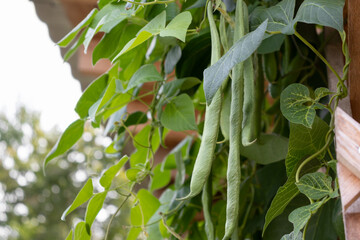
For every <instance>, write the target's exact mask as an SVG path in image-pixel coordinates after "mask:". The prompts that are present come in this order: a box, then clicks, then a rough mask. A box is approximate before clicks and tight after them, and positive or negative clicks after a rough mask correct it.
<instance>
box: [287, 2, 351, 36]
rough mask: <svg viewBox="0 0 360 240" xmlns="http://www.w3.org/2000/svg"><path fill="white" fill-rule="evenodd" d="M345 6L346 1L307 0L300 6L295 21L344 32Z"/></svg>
mask: <svg viewBox="0 0 360 240" xmlns="http://www.w3.org/2000/svg"><path fill="white" fill-rule="evenodd" d="M293 2H295V1H293ZM344 4H345V1H344V0H305V1H304V2H303V3H302V4H301V5H300V8H299V10H298V12H297V14H296V18H295V21H297V22H304V23H313V24H319V25H322V26H327V27H332V28H335V29H336V30H338V31H339V32H342V31H343V30H344V27H343V8H344Z"/></svg>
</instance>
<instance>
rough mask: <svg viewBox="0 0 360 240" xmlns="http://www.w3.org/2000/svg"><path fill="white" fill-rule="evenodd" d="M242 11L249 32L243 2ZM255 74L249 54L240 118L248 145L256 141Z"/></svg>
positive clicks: (244, 143)
mask: <svg viewBox="0 0 360 240" xmlns="http://www.w3.org/2000/svg"><path fill="white" fill-rule="evenodd" d="M243 12H244V29H245V34H247V33H248V32H249V20H248V19H249V16H248V9H247V6H246V4H245V3H243ZM255 105H256V102H255V75H254V65H253V59H252V57H251V56H250V57H249V58H248V59H246V60H245V61H244V102H243V119H242V133H241V136H242V144H243V145H244V146H248V145H250V144H252V143H253V142H255V141H256V139H257V137H258V136H256V132H257V131H256V130H255V125H254V117H255V115H256V114H255Z"/></svg>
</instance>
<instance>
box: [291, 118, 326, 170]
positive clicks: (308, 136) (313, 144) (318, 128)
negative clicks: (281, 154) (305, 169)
mask: <svg viewBox="0 0 360 240" xmlns="http://www.w3.org/2000/svg"><path fill="white" fill-rule="evenodd" d="M328 130H329V126H328V125H327V124H326V123H325V122H324V121H323V120H321V119H320V118H319V117H316V118H315V121H314V124H313V127H312V128H307V127H304V126H303V125H300V124H294V123H290V138H289V151H288V155H287V156H286V159H285V165H286V172H287V174H288V176H289V175H290V173H291V172H292V171H293V169H294V168H295V166H296V164H297V163H298V162H299V161H302V160H304V159H305V158H306V157H308V156H311V155H312V154H314V153H316V152H317V151H319V150H320V149H321V148H322V147H323V146H324V144H325V136H326V133H327V132H328ZM323 156H324V153H323V154H320V155H319V156H318V159H321V158H323Z"/></svg>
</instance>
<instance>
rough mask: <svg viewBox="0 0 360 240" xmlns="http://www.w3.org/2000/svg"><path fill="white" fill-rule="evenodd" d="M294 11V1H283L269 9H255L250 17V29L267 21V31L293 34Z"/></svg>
mask: <svg viewBox="0 0 360 240" xmlns="http://www.w3.org/2000/svg"><path fill="white" fill-rule="evenodd" d="M294 10H295V1H294V0H284V1H281V2H279V3H278V4H276V5H275V6H272V7H269V8H265V7H263V6H261V7H257V8H256V9H255V10H254V11H253V13H252V14H251V16H250V23H251V29H252V30H254V29H255V28H257V27H258V26H259V25H260V24H261V23H262V22H264V21H265V20H266V19H268V21H269V22H268V25H267V31H269V32H282V33H283V34H289V35H291V34H294V33H295V30H294V23H295V22H294V21H293V18H294Z"/></svg>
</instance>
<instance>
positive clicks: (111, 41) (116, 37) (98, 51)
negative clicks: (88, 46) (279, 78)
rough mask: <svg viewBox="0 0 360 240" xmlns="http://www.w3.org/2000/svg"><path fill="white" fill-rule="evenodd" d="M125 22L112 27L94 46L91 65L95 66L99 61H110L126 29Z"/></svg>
mask: <svg viewBox="0 0 360 240" xmlns="http://www.w3.org/2000/svg"><path fill="white" fill-rule="evenodd" d="M126 23H127V21H122V22H121V23H120V24H118V25H117V26H116V27H114V28H113V29H112V30H111V31H110V32H109V33H106V34H105V35H104V37H103V38H102V39H101V41H100V42H99V43H98V44H97V45H96V47H95V48H94V51H93V53H92V64H93V65H95V64H96V63H97V62H98V61H99V60H100V59H102V58H108V59H110V60H111V59H112V57H113V56H114V53H115V52H116V51H117V49H118V47H119V43H120V39H121V37H122V34H123V33H124V30H125V29H126Z"/></svg>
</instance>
